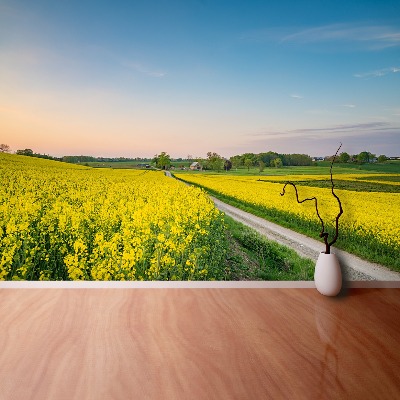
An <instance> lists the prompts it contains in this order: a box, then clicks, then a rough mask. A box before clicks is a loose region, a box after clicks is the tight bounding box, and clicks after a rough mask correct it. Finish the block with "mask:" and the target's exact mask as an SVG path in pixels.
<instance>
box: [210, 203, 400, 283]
mask: <svg viewBox="0 0 400 400" xmlns="http://www.w3.org/2000/svg"><path fill="white" fill-rule="evenodd" d="M211 198H212V200H213V201H214V203H215V205H216V207H217V208H218V209H219V210H221V211H222V212H224V213H225V214H226V215H228V216H230V217H231V218H233V219H235V220H236V221H239V222H241V223H242V224H244V225H247V226H249V227H251V228H253V229H254V230H256V231H257V232H259V233H261V234H262V235H264V236H266V237H267V238H268V239H270V240H274V241H276V242H278V243H281V244H283V245H285V246H288V247H291V248H292V249H294V250H295V251H296V252H297V253H298V254H299V255H301V256H302V257H307V258H311V259H312V260H314V261H316V260H317V258H318V255H319V253H320V252H321V251H323V250H324V244H323V243H322V242H321V241H318V240H315V239H311V238H309V237H308V236H305V235H302V234H300V233H297V232H294V231H292V230H290V229H287V228H283V227H282V226H279V225H277V224H274V223H272V222H269V221H266V220H265V219H263V218H260V217H256V216H255V215H253V214H250V213H248V212H245V211H242V210H240V209H238V208H236V207H233V206H230V205H229V204H226V203H223V202H222V201H220V200H218V199H216V198H215V197H211ZM332 253H335V254H336V255H337V256H338V258H339V260H340V265H341V267H342V273H343V279H344V280H346V281H369V280H378V281H399V280H400V274H399V273H397V272H393V271H390V270H388V269H387V268H385V267H383V266H381V265H378V264H374V263H371V262H368V261H365V260H362V259H361V258H359V257H356V256H355V255H353V254H350V253H347V252H345V251H342V250H339V249H335V248H333V249H332Z"/></svg>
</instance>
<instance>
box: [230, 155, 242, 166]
mask: <svg viewBox="0 0 400 400" xmlns="http://www.w3.org/2000/svg"><path fill="white" fill-rule="evenodd" d="M230 160H231V163H232V168H235V169H237V167H239V166H240V165H242V160H241V157H240V156H233V157H231V158H230Z"/></svg>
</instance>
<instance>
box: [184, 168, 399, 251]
mask: <svg viewBox="0 0 400 400" xmlns="http://www.w3.org/2000/svg"><path fill="white" fill-rule="evenodd" d="M176 176H177V177H178V178H181V179H183V180H185V181H186V182H191V183H194V184H197V185H200V186H202V187H204V188H208V189H211V190H214V191H216V192H219V193H222V194H224V195H226V196H230V197H233V198H236V199H239V200H241V201H244V202H246V203H248V204H252V205H255V206H259V207H264V208H266V209H269V210H277V211H280V212H281V211H282V212H286V213H288V214H291V215H295V216H297V217H300V218H301V219H303V220H305V221H314V222H317V223H319V220H318V217H317V214H316V212H315V206H314V202H305V203H302V204H298V203H297V201H296V197H295V191H294V189H293V188H290V187H288V188H287V190H286V195H285V196H284V197H282V196H280V193H281V191H282V187H283V184H282V180H283V179H284V177H282V176H276V177H273V176H268V180H277V183H274V182H265V181H259V179H260V177H259V176H234V175H230V176H229V175H212V174H196V175H194V174H190V175H189V174H184V175H183V174H176ZM380 176H385V177H386V178H387V180H385V181H383V180H378V179H377V178H378V175H373V174H346V175H340V179H341V180H357V179H362V180H363V182H366V181H370V182H378V183H387V184H394V185H396V184H399V182H398V178H399V175H395V174H380V175H379V177H380ZM390 177H394V178H393V181H390ZM312 179H314V180H321V179H327V177H326V176H318V175H310V176H308V175H299V176H290V181H293V182H296V181H300V180H301V181H305V180H312ZM396 179H397V180H396ZM298 192H299V198H300V199H304V198H309V197H313V196H315V197H317V199H318V209H319V211H320V214H321V217H322V219H323V220H324V222H325V223H326V225H327V226H328V227H329V226H330V227H331V228H332V229H333V227H334V224H335V218H336V215H337V214H338V211H339V206H338V203H337V201H336V199H335V198H334V197H333V196H332V193H331V189H330V188H319V187H307V186H298ZM335 193H336V194H337V195H338V196H339V198H340V200H341V202H342V206H343V209H344V214H343V215H342V216H341V219H340V229H341V230H344V231H346V230H347V231H348V232H350V233H351V232H354V233H357V235H359V236H360V237H366V238H368V237H373V238H374V239H376V240H377V241H378V242H380V243H383V244H385V245H389V246H394V247H395V248H399V249H400V223H399V222H400V221H399V210H400V194H399V193H386V192H385V193H383V192H355V191H350V190H340V189H335Z"/></svg>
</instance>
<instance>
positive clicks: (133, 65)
mask: <svg viewBox="0 0 400 400" xmlns="http://www.w3.org/2000/svg"><path fill="white" fill-rule="evenodd" d="M122 65H123V66H124V67H127V68H131V69H134V70H135V71H137V72H140V73H141V74H144V75H147V76H152V77H154V78H163V77H164V76H166V75H167V73H166V72H164V71H159V70H154V69H150V68H148V67H146V66H144V65H143V64H140V63H135V62H122Z"/></svg>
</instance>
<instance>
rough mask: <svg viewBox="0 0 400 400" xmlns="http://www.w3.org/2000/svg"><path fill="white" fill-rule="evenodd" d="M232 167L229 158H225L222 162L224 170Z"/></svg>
mask: <svg viewBox="0 0 400 400" xmlns="http://www.w3.org/2000/svg"><path fill="white" fill-rule="evenodd" d="M231 168H232V162H231V161H230V160H225V162H224V170H225V171H230V170H231Z"/></svg>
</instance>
